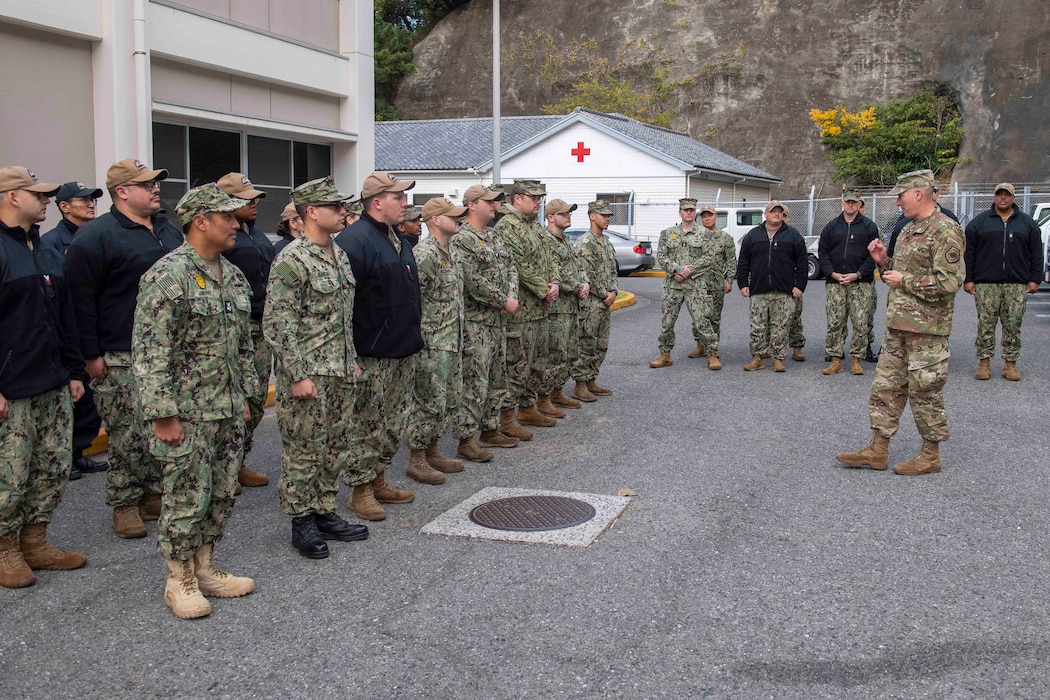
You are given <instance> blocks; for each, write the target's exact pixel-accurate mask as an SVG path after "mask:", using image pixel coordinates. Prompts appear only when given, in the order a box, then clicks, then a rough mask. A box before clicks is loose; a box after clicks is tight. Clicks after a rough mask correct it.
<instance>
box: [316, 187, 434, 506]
mask: <svg viewBox="0 0 1050 700" xmlns="http://www.w3.org/2000/svg"><path fill="white" fill-rule="evenodd" d="M415 186H416V183H415V180H399V179H398V178H397V177H395V176H394V175H392V174H390V173H386V172H374V173H372V174H371V175H369V176H368V177H366V178H365V181H364V184H363V185H362V187H361V203H362V204H363V205H364V213H363V214H362V215H361V218H360V219H359V220H358V221H357V222H356V223H355V224H353V225H352V226H350V227H349V228H347V229H346V230H344V231H343V232H342V233H341V234H339V237H338V238H337V239H336V241H335V242H336V245H338V246H339V247H341V248H342V249H343V250H345V251H346V254H347V256H348V257H349V258H350V266H351V267H352V268H353V271H354V277H355V278H356V279H357V292H356V297H355V300H354V344H355V345H356V346H357V361H358V363H359V364H360V365H361V378H360V379H359V380H358V382H357V396H356V399H355V409H354V431H353V444H352V447H351V450H350V462H349V465H348V466H347V468H346V470H345V471H344V472H343V480H344V481H345V482H346V484H347V485H348V486H351V487H353V490H354V491H353V494H352V496H351V498H350V507H351V508H352V509H353V511H354V512H355V513H357V515H358V517H360V518H363V519H365V520H383V519H384V518H386V510H384V509H383V507H382V505H380V504H381V503H408V502H410V501H412V499H413V498H415V494H413V493H412V492H411V491H409V490H406V489H397V488H394V487H392V486H389V485H388V484H387V483H386V476H385V472H386V468H387V466H389V464H390V459H391V457H393V456H394V454H395V453H396V452H397V448H398V445H399V444H400V442H401V439H402V437H403V436H404V433H405V428H406V427H407V425H408V407H409V404H410V403H411V399H412V382H413V380H414V377H415V359H414V358H413V355H415V354H416V353H417V352H419V351H420V350H421V349H422V348H423V335H422V332H421V330H420V319H421V310H420V306H421V301H420V295H419V271H418V269H417V267H416V259H415V257H414V256H413V255H412V246H411V245H409V243H408V239H407V238H405V236H404V235H402V234H401V233H400V232H399V231H398V229H397V227H398V226H400V225H401V223H402V222H404V220H405V205H406V204H407V202H408V197H407V195H406V194H405V192H406V191H407V190H410V189H412V188H413V187H415Z"/></svg>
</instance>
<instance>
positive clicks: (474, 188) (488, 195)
mask: <svg viewBox="0 0 1050 700" xmlns="http://www.w3.org/2000/svg"><path fill="white" fill-rule="evenodd" d="M506 197H507V194H506V192H504V191H503V189H502V186H497V185H489V186H488V187H485V186H484V185H471V186H470V187H468V188H467V191H466V192H464V193H463V203H464V204H470V203H471V202H476V201H478V200H479V199H484V200H485V201H487V202H491V201H493V200H499V199H506Z"/></svg>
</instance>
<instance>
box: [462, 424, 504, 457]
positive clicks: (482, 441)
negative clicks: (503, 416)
mask: <svg viewBox="0 0 1050 700" xmlns="http://www.w3.org/2000/svg"><path fill="white" fill-rule="evenodd" d="M471 437H473V436H471ZM468 439H469V438H468ZM464 442H466V440H460V441H459V444H460V445H463V443H464ZM477 443H478V445H479V446H481V447H502V448H504V449H508V450H509V449H510V448H512V447H517V446H518V438H516V437H511V436H510V435H504V434H503V433H501V432H500V431H498V430H483V431H481V437H480V438H478V440H477ZM471 461H473V460H471Z"/></svg>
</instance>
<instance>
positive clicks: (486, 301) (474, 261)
mask: <svg viewBox="0 0 1050 700" xmlns="http://www.w3.org/2000/svg"><path fill="white" fill-rule="evenodd" d="M478 243H479V241H478V239H477V238H475V237H474V236H473V235H470V236H465V235H463V234H459V235H457V236H456V237H455V238H453V239H452V245H454V246H455V247H456V249H457V251H456V252H457V254H456V264H457V265H459V270H460V276H461V277H462V278H463V291H464V293H465V294H466V296H468V297H470V298H471V299H473V300H474V301H475V302H477V303H478V304H483V305H484V306H490V307H492V308H494V309H502V308H503V307H504V306H506V305H507V295H506V294H505V293H504V289H503V286H502V284H500V280H499V279H498V274H497V275H486V274H485V273H484V272H483V271H482V270H481V269H480V267H479V266H478V255H479V245H478ZM492 254H493V255H495V251H493V253H492ZM512 267H513V266H512ZM491 269H493V270H498V268H496V267H495V266H493V267H492V268H491ZM420 275H422V271H421V272H420ZM516 289H517V283H515V284H514V286H512V287H511V290H516Z"/></svg>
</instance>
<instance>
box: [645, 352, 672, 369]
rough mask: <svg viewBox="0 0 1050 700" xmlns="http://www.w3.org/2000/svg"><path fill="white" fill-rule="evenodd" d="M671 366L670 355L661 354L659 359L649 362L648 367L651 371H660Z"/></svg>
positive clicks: (666, 353) (667, 353)
mask: <svg viewBox="0 0 1050 700" xmlns="http://www.w3.org/2000/svg"><path fill="white" fill-rule="evenodd" d="M673 364H674V360H672V359H671V353H669V352H661V353H660V357H658V358H656V359H655V360H653V361H652V362H650V363H649V366H650V367H652V368H653V369H660V368H661V367H670V366H671V365H673Z"/></svg>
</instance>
